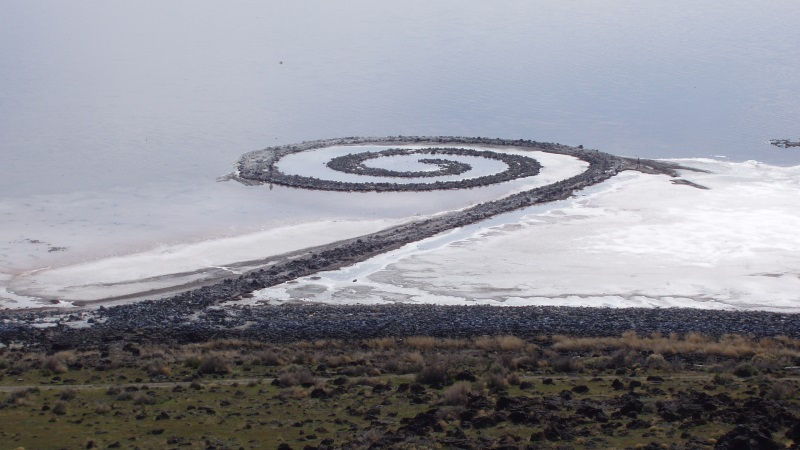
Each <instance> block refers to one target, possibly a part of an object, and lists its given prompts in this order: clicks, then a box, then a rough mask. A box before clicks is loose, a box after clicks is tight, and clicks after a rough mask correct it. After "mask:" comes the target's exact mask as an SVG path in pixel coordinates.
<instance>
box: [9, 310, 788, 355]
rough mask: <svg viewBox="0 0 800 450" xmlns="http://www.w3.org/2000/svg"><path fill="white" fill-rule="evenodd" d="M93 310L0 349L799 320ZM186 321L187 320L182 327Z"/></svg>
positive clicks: (655, 313)
mask: <svg viewBox="0 0 800 450" xmlns="http://www.w3.org/2000/svg"><path fill="white" fill-rule="evenodd" d="M131 306H136V305H130V306H118V307H111V308H100V310H99V313H100V314H98V315H96V316H94V317H91V318H88V319H86V316H82V317H83V318H82V320H84V321H86V320H88V321H89V322H93V323H90V324H87V325H91V326H89V327H86V328H72V327H70V326H68V325H67V323H69V322H70V321H74V320H77V319H81V316H79V315H78V314H77V313H73V314H67V315H64V316H63V317H61V318H60V319H59V320H60V321H59V322H54V323H53V324H52V325H53V326H51V327H48V328H37V327H34V326H33V323H35V322H36V321H38V320H41V319H42V315H41V314H33V313H29V314H27V315H23V316H21V317H18V318H17V319H18V320H17V322H16V323H8V322H5V323H2V324H0V342H2V343H3V344H5V345H15V344H16V345H23V346H29V347H35V348H44V349H47V350H52V351H55V350H65V349H88V348H98V347H103V346H107V345H110V344H112V343H114V342H132V343H155V342H176V343H192V342H205V341H208V340H211V339H251V340H258V341H263V342H276V343H280V342H295V341H309V340H316V339H344V340H352V339H369V338H379V337H394V338H402V337H408V336H417V335H420V336H421V335H429V336H435V337H452V338H461V337H476V336H482V335H502V334H511V335H515V336H520V337H537V336H552V335H559V334H564V335H571V336H582V337H600V336H616V335H620V334H622V333H624V332H626V331H631V330H632V331H635V332H637V333H639V334H651V333H661V334H663V335H669V334H671V333H677V334H679V335H684V334H687V333H692V332H697V333H702V334H705V335H709V336H714V337H719V336H722V335H725V334H740V335H751V336H754V337H769V336H788V337H793V338H800V314H790V313H774V312H765V311H718V310H703V309H690V308H663V309H662V308H592V307H560V306H519V307H496V306H483V305H476V306H441V305H430V304H402V303H400V304H393V305H370V306H365V305H326V304H314V303H295V304H285V305H280V306H272V305H266V306H254V307H251V306H232V307H226V308H207V309H205V310H203V311H199V312H198V311H193V310H192V309H191V308H190V307H189V306H188V305H177V304H174V303H173V304H168V305H157V304H155V303H148V304H146V305H145V306H146V308H142V307H131ZM187 313H194V315H195V317H194V319H193V320H191V321H184V320H182V319H183V318H185V317H186V314H187Z"/></svg>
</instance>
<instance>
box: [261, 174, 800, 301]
mask: <svg viewBox="0 0 800 450" xmlns="http://www.w3.org/2000/svg"><path fill="white" fill-rule="evenodd" d="M676 162H679V163H681V164H684V165H687V166H692V167H697V168H701V169H705V170H708V171H710V172H711V173H695V172H686V173H685V174H684V175H685V177H686V179H688V180H690V181H693V182H695V183H698V184H700V185H703V186H706V187H708V188H709V189H708V190H703V189H698V188H695V187H691V186H686V185H678V184H673V183H671V180H670V179H669V178H668V177H666V176H660V175H659V176H656V175H647V174H642V173H638V172H628V173H624V174H622V175H620V176H617V177H615V178H613V179H612V180H609V181H607V182H605V183H603V184H601V185H599V186H595V187H592V188H590V189H589V190H586V191H584V192H582V195H579V196H577V197H574V198H572V199H569V200H565V201H561V202H557V203H552V204H547V205H542V206H538V207H535V208H529V209H526V210H522V211H518V212H514V213H509V214H505V215H502V216H498V217H495V218H493V219H491V220H489V221H487V222H483V223H478V224H475V225H473V226H469V227H465V228H463V229H458V230H453V231H451V232H450V233H446V234H445V235H441V236H436V237H434V238H431V239H428V240H426V241H422V242H418V243H414V244H409V245H407V246H405V247H403V248H401V249H398V250H396V251H394V252H390V253H387V254H383V255H380V256H378V257H376V258H373V259H370V260H367V261H365V262H363V263H360V264H357V265H355V266H353V267H349V268H346V269H342V270H339V271H333V272H326V273H320V274H317V276H315V277H307V278H305V279H302V280H298V282H296V283H295V282H290V283H286V284H283V285H279V286H275V287H273V288H267V289H264V290H261V291H258V292H257V293H256V297H255V298H254V299H253V301H256V302H258V301H269V302H273V303H279V302H285V301H295V300H308V301H318V302H328V303H382V302H412V303H439V304H472V303H479V304H492V305H508V306H511V305H563V306H603V307H633V306H642V307H673V306H676V307H694V308H712V309H748V310H773V311H786V312H800V235H798V233H797V230H798V229H800V198H799V197H798V195H797V193H798V188H799V187H800V166H797V167H778V166H771V165H766V164H760V163H757V162H752V161H750V162H743V163H731V162H722V161H716V160H710V159H685V160H676Z"/></svg>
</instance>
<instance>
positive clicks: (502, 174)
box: [239, 140, 541, 192]
mask: <svg viewBox="0 0 800 450" xmlns="http://www.w3.org/2000/svg"><path fill="white" fill-rule="evenodd" d="M340 141H341V140H330V141H315V142H313V143H311V144H312V145H308V144H306V145H299V146H284V147H271V148H267V149H264V150H260V151H258V152H252V153H250V154H247V155H245V156H244V157H243V158H242V160H241V161H240V162H239V175H240V177H241V178H245V179H249V180H254V181H261V182H265V183H274V184H279V185H283V186H289V187H297V188H304V189H319V190H330V191H350V192H353V191H431V190H441V189H463V188H472V187H478V186H486V185H489V184H495V183H502V182H506V181H511V180H515V179H518V178H524V177H532V176H535V175H537V174H538V173H539V170H540V169H541V165H540V164H539V162H538V161H536V160H535V159H534V158H532V157H530V156H526V155H519V154H513V153H505V152H501V151H493V150H488V149H473V148H464V147H455V146H453V147H449V146H448V147H422V148H417V147H392V148H388V149H385V150H380V151H369V150H363V149H361V148H359V147H355V146H353V147H352V150H353V151H352V152H350V153H346V154H343V155H338V156H334V157H332V158H330V159H329V160H328V161H327V162H326V163H325V167H326V168H327V169H329V170H330V171H331V173H334V172H335V173H336V174H343V175H354V176H356V177H350V178H349V179H345V180H342V179H331V178H330V177H329V178H322V177H315V176H310V175H303V174H297V173H287V172H285V171H284V170H282V169H281V167H280V164H279V163H280V161H281V160H282V159H283V158H284V157H287V156H289V155H292V154H295V153H299V152H303V151H309V150H315V149H319V148H323V147H326V146H332V145H337V144H339V145H341V142H340ZM369 143H371V144H378V145H380V144H382V143H383V142H382V141H370V142H369ZM388 143H394V141H387V144H388ZM403 143H406V142H403ZM429 144H430V143H429ZM345 145H351V144H349V143H348V144H345ZM348 150H349V149H348ZM383 158H390V159H391V158H395V159H396V160H397V159H403V160H405V162H412V163H415V164H417V166H420V165H421V166H422V167H424V169H423V170H395V169H389V168H384V167H376V166H374V165H371V164H372V163H374V162H376V161H380V160H381V159H383ZM485 162H490V163H495V165H496V166H504V168H503V169H502V170H495V171H491V173H482V172H481V171H476V170H474V169H475V167H473V164H475V163H478V164H480V163H485ZM484 169H485V168H484ZM485 171H486V170H484V172H485ZM473 172H478V174H477V175H475V174H474V173H473ZM462 175H463V177H461V178H456V179H454V178H455V177H459V176H462ZM359 176H360V177H363V178H362V179H357V178H360V177H359ZM353 178H356V179H353ZM437 178H441V179H437ZM384 179H386V180H385V181H384Z"/></svg>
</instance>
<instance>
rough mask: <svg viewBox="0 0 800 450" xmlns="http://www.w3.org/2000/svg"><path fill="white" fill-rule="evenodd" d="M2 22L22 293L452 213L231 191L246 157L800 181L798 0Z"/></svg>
mask: <svg viewBox="0 0 800 450" xmlns="http://www.w3.org/2000/svg"><path fill="white" fill-rule="evenodd" d="M2 9H3V12H2V14H0V136H2V139H0V158H1V159H2V163H0V289H2V287H3V280H4V279H5V278H4V277H7V276H8V275H9V274H19V273H20V272H27V271H37V270H42V269H47V268H50V267H59V266H64V265H68V264H74V263H76V262H82V261H87V260H92V259H97V258H105V257H113V256H120V255H126V254H130V253H141V252H153V251H157V250H158V249H163V248H171V246H175V245H184V244H192V243H199V242H204V241H207V240H210V239H219V238H229V237H234V236H239V235H243V234H248V233H256V232H260V231H263V230H264V229H267V228H270V227H275V226H278V225H292V224H296V223H308V222H314V221H324V220H348V219H352V218H359V219H364V220H375V219H391V220H394V219H399V218H402V217H406V216H407V213H408V212H409V211H411V214H412V215H413V214H416V213H429V212H430V210H431V209H432V208H428V207H426V208H416V209H418V210H419V211H417V210H415V208H414V202H415V200H414V199H407V200H405V201H401V200H398V202H399V204H395V201H394V200H392V201H391V202H387V201H379V202H375V203H369V202H361V203H359V202H353V201H342V200H341V199H339V200H336V199H334V197H336V195H334V194H335V193H319V192H300V191H298V192H293V193H292V194H289V195H280V194H279V193H281V192H283V191H282V190H280V189H279V188H275V190H273V191H269V190H268V189H267V187H265V186H260V187H245V186H241V185H238V184H235V183H230V182H229V183H217V182H216V178H217V177H218V176H221V175H224V174H226V173H229V172H231V170H232V167H233V163H234V162H235V161H236V159H237V158H238V157H239V155H240V154H241V153H243V152H246V151H250V150H254V149H258V148H263V147H266V146H269V145H277V144H286V143H293V142H298V141H302V140H306V139H318V138H329V137H340V136H348V135H362V136H363V135H373V136H385V135H397V134H413V135H466V136H492V137H503V138H526V139H535V140H540V141H549V142H561V143H564V144H570V145H579V144H582V145H585V146H587V147H590V148H598V149H601V150H603V151H608V152H610V153H615V154H620V155H628V156H640V157H654V158H674V157H714V158H717V159H721V160H729V161H745V160H758V161H764V162H768V163H771V164H777V165H784V166H788V165H797V164H800V151H792V150H781V149H778V148H776V147H773V146H770V145H769V144H768V143H767V141H768V139H770V138H793V139H797V138H800V127H798V123H800V120H798V119H799V118H800V96H798V95H797V92H800V75H798V74H800V46H798V45H797V43H798V42H800V28H798V27H797V23H800V6H799V5H798V4H797V2H796V1H794V0H776V1H771V2H752V1H741V0H732V1H728V2H725V3H724V4H721V3H718V2H709V3H698V2H691V1H688V0H677V1H672V2H648V3H643V2H636V1H618V2H616V1H615V2H590V1H574V2H564V1H555V0H553V1H529V2H515V1H499V2H478V1H460V0H459V1H456V0H452V1H441V2H423V1H405V2H381V3H377V4H376V3H375V2H367V1H365V0H356V1H352V2H346V3H342V2H323V1H309V2H275V1H267V2H262V1H241V2H236V3H234V4H230V3H220V2H211V1H205V0H201V1H174V2H158V1H142V2H107V1H101V0H79V1H74V2H51V1H45V0H25V1H21V0H10V1H7V2H4V3H3V8H2ZM398 162H399V161H398ZM383 163H387V161H384V162H383ZM403 164H406V165H409V164H410V165H409V166H408V167H413V164H414V163H413V162H409V161H405V162H404V163H403ZM402 167H406V166H405V165H404V166H402ZM500 190H502V189H500ZM270 193H271V194H272V195H270ZM432 195H433V194H432ZM434 197H435V195H433V196H432V197H428V198H429V199H430V198H434ZM395 198H398V199H399V198H401V197H400V196H395ZM426 202H427V201H426ZM343 203H344V204H346V207H345V208H344V209H346V211H343V208H342V206H341V205H342V204H343ZM456 203H457V202H456ZM431 204H432V205H434V206H440V207H441V209H442V210H444V209H448V208H452V207H453V206H452V205H453V203H448V202H446V201H443V202H442V203H441V205H438V204H436V203H435V201H432V203H429V205H431ZM337 208H338V209H337ZM393 208H396V211H395V212H392V209H393ZM433 209H435V208H433ZM423 210H424V211H423ZM376 211H377V212H376Z"/></svg>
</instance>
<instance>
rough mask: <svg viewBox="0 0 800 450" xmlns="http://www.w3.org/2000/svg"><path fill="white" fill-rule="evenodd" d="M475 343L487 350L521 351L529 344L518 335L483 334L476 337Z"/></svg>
mask: <svg viewBox="0 0 800 450" xmlns="http://www.w3.org/2000/svg"><path fill="white" fill-rule="evenodd" d="M474 345H475V346H476V347H478V348H479V349H481V350H486V351H498V350H499V351H519V350H522V349H524V348H525V347H526V346H527V345H528V344H527V342H525V341H523V340H522V339H520V338H518V337H516V336H481V337H478V338H475V342H474Z"/></svg>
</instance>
